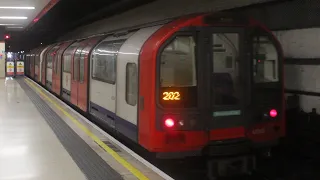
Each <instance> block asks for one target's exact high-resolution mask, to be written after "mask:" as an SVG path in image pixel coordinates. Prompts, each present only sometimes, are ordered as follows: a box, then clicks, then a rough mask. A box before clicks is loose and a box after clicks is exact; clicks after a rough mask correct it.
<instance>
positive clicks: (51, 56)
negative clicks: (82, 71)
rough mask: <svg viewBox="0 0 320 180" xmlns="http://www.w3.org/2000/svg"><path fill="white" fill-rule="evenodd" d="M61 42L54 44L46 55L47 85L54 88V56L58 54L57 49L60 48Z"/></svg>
mask: <svg viewBox="0 0 320 180" xmlns="http://www.w3.org/2000/svg"><path fill="white" fill-rule="evenodd" d="M59 47H60V46H59V44H57V45H56V46H54V47H53V48H52V49H51V50H50V51H49V52H48V53H47V56H46V87H47V88H48V89H50V90H52V72H53V65H54V58H55V56H56V51H57V50H58V49H59Z"/></svg>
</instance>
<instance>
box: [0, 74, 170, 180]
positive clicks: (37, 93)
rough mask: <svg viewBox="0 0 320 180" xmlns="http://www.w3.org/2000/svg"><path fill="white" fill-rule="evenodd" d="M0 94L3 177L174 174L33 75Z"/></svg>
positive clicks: (96, 179) (154, 178) (96, 178)
mask: <svg viewBox="0 0 320 180" xmlns="http://www.w3.org/2000/svg"><path fill="white" fill-rule="evenodd" d="M0 97H1V99H0V106H1V108H0V112H1V118H0V138H1V140H0V180H44V179H45V180H58V179H59V180H85V179H88V180H102V179H104V180H106V179H108V180H121V179H124V180H134V179H143V180H147V179H151V180H158V179H159V180H161V179H172V178H170V177H169V176H168V175H166V174H165V173H163V172H162V171H161V170H159V169H157V168H156V167H155V166H153V165H151V164H150V163H148V162H146V161H145V160H144V159H143V158H141V157H140V156H138V155H137V154H135V153H134V152H132V151H131V150H130V149H128V148H127V147H125V146H124V145H122V144H121V143H120V142H119V141H117V140H116V139H114V138H113V137H111V136H110V135H108V134H107V133H106V132H104V131H103V130H101V129H100V128H99V127H97V126H96V125H94V124H93V123H91V122H90V121H88V120H87V119H86V118H85V117H83V116H81V115H80V114H79V113H78V112H76V111H74V110H73V109H71V108H70V107H69V106H67V105H66V104H65V103H63V102H62V101H60V100H59V99H57V98H56V97H55V96H53V95H52V94H50V93H49V92H47V91H46V90H45V89H43V88H42V87H41V86H39V85H38V84H36V83H34V82H33V81H32V80H30V79H28V78H25V77H21V78H17V79H13V78H6V79H0Z"/></svg>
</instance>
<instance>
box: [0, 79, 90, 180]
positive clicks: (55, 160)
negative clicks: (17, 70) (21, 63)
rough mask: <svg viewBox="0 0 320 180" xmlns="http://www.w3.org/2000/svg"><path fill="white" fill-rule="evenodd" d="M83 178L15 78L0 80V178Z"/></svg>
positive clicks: (40, 179) (25, 179)
mask: <svg viewBox="0 0 320 180" xmlns="http://www.w3.org/2000/svg"><path fill="white" fill-rule="evenodd" d="M9 179H10V180H27V179H28V180H29V179H30V180H31V179H32V180H36V179H39V180H44V179H46V180H51V179H52V180H57V179H60V180H62V179H77V180H85V179H86V177H85V176H84V174H83V173H82V172H81V171H80V169H79V168H78V166H77V165H76V164H75V163H74V161H73V160H72V158H71V157H70V156H69V154H68V152H67V151H66V150H65V148H64V147H63V146H62V145H61V143H60V142H59V140H58V139H57V137H56V136H55V134H54V133H53V132H52V130H51V128H50V127H49V126H48V125H47V123H46V121H45V120H44V119H43V117H42V116H41V114H40V113H39V111H38V110H37V109H36V107H35V106H34V105H33V104H32V102H31V101H30V99H29V98H28V96H27V95H26V94H25V92H24V91H23V90H22V89H21V87H20V85H19V84H18V83H17V82H16V81H15V80H10V79H7V80H2V79H1V80H0V180H9Z"/></svg>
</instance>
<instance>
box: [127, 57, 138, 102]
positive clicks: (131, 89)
mask: <svg viewBox="0 0 320 180" xmlns="http://www.w3.org/2000/svg"><path fill="white" fill-rule="evenodd" d="M137 96H138V69H137V65H136V64H135V63H128V64H127V67H126V101H127V103H128V104H130V105H132V106H135V105H136V104H137Z"/></svg>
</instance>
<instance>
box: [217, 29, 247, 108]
mask: <svg viewBox="0 0 320 180" xmlns="http://www.w3.org/2000/svg"><path fill="white" fill-rule="evenodd" d="M212 48H213V56H212V57H213V74H212V76H213V77H212V80H213V94H214V96H213V98H214V100H213V102H214V105H215V106H221V105H235V104H238V102H239V98H238V97H240V95H241V94H240V93H241V86H240V81H239V59H238V58H239V35H238V34H237V33H214V34H213V47H212Z"/></svg>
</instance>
